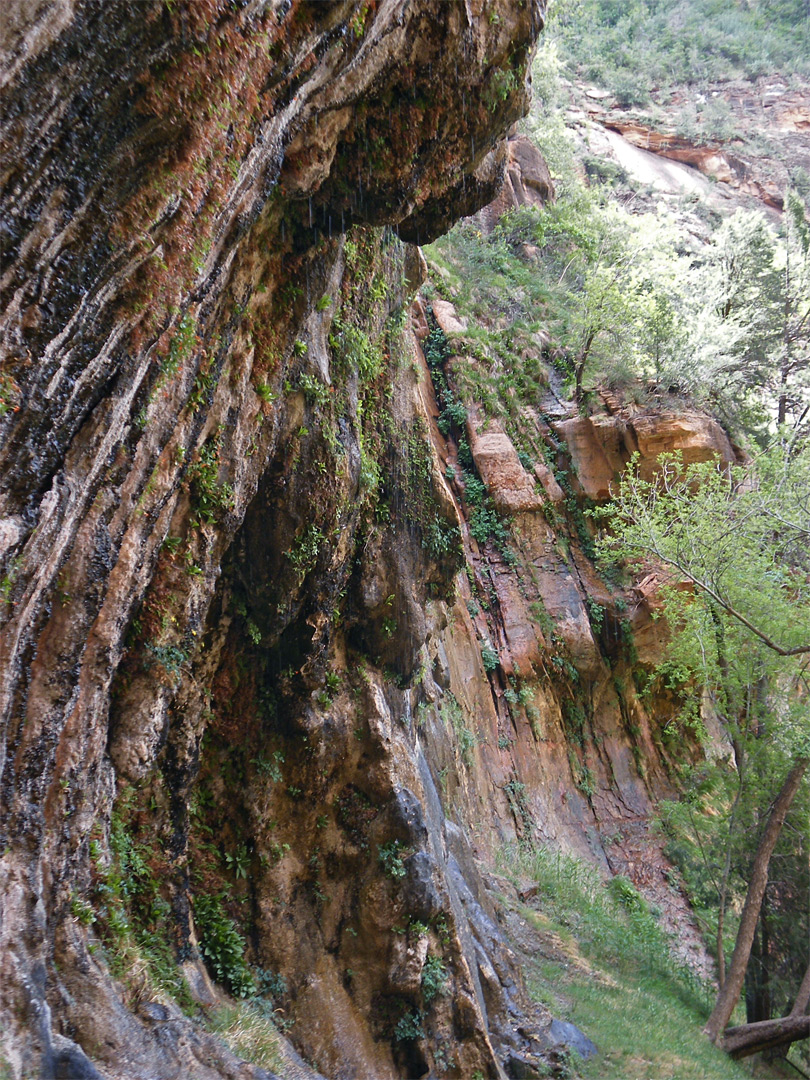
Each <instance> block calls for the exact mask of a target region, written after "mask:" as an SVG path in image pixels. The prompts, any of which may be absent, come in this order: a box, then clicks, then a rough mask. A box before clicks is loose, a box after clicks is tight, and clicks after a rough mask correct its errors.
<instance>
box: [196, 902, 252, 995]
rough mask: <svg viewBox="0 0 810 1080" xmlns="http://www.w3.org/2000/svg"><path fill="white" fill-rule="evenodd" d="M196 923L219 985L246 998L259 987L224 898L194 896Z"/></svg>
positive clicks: (203, 950)
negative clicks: (227, 911) (224, 904)
mask: <svg viewBox="0 0 810 1080" xmlns="http://www.w3.org/2000/svg"><path fill="white" fill-rule="evenodd" d="M194 921H195V923H196V925H197V928H198V930H199V932H200V946H201V949H202V954H203V956H204V957H205V962H206V965H207V966H208V968H209V969H210V971H211V973H212V974H213V976H214V978H215V979H216V981H217V982H219V983H222V984H223V986H225V987H226V988H227V989H228V990H230V992H231V993H232V994H233V995H234V997H238V998H246V997H249V996H250V995H251V994H253V993H254V992H255V990H256V985H255V983H254V981H253V976H252V975H251V973H250V969H249V968H248V965H247V963H246V961H245V939H244V938H243V937H242V935H241V934H240V933H239V931H238V930H237V929H236V924H235V923H234V921H233V919H231V918H229V917H228V915H227V914H226V912H225V908H224V906H223V903H222V897H221V896H206V895H201V896H195V897H194Z"/></svg>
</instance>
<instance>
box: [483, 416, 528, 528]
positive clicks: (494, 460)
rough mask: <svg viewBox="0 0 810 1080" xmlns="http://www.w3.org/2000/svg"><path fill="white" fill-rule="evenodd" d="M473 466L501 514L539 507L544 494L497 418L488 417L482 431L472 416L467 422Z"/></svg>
mask: <svg viewBox="0 0 810 1080" xmlns="http://www.w3.org/2000/svg"><path fill="white" fill-rule="evenodd" d="M467 434H468V437H469V440H470V451H471V452H472V456H473V460H474V461H475V467H476V468H477V469H478V472H479V473H480V475H481V479H482V480H483V481H484V483H485V484H486V486H487V488H488V489H489V492H490V494H491V495H492V501H493V502H494V503H495V506H496V507H497V509H498V510H499V511H500V513H502V514H517V513H520V512H522V511H526V510H539V509H540V508H541V507H542V505H543V496H542V494H541V493H540V491H539V490H538V486H537V483H536V481H535V479H534V477H533V476H532V475H531V474H530V473H529V472H527V471H526V469H524V468H523V466H522V465H521V463H520V458H519V457H518V455H517V450H515V447H514V445H513V444H512V440H511V439H510V438H509V436H508V435H507V434H506V432H505V431H504V430H503V428H501V426H500V425H499V424H498V423H497V421H494V420H491V421H490V422H489V423H488V425H487V428H486V430H485V431H482V432H479V431H478V424H477V423H476V421H475V419H474V418H470V419H469V420H468V423H467Z"/></svg>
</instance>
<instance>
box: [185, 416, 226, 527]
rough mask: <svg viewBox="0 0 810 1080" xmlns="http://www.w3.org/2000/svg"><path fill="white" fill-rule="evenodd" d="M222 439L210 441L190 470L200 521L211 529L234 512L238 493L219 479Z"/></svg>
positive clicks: (195, 506)
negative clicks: (231, 511)
mask: <svg viewBox="0 0 810 1080" xmlns="http://www.w3.org/2000/svg"><path fill="white" fill-rule="evenodd" d="M219 467H220V436H219V435H218V436H217V437H216V438H214V439H209V440H208V442H206V443H204V444H203V445H202V446H201V447H200V449H199V451H198V453H197V459H196V461H195V462H194V463H193V464H192V465H191V466H190V467H189V470H188V479H189V482H190V484H191V494H192V502H193V505H194V511H195V514H196V517H197V520H198V521H200V522H204V523H205V524H207V525H213V524H216V522H218V521H221V520H222V518H223V517H224V516H225V514H226V513H228V511H230V510H233V508H234V492H233V488H232V487H231V485H230V484H228V483H224V482H221V481H220V479H219Z"/></svg>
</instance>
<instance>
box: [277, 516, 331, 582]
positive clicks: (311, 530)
mask: <svg viewBox="0 0 810 1080" xmlns="http://www.w3.org/2000/svg"><path fill="white" fill-rule="evenodd" d="M325 539H326V537H325V535H324V533H323V531H322V530H321V529H320V528H319V527H318V526H317V525H315V524H314V523H312V524H309V525H307V526H306V528H305V529H304V531H303V532H301V533H299V534H298V536H296V538H295V540H294V541H293V543H292V546H291V547H290V549H289V550H288V551H287V552H286V555H287V558H288V559H289V560H290V563H291V564H292V565H293V566H294V567H295V569H296V570H297V571H298V574H299V576H300V577H301V578H304V577H306V575H307V574H308V573H309V571H310V570H312V568H313V567H314V566H315V563H316V562H317V561H318V554H319V552H320V550H321V545H322V544H323V542H324V540H325Z"/></svg>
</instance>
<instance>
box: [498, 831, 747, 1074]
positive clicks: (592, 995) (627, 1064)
mask: <svg viewBox="0 0 810 1080" xmlns="http://www.w3.org/2000/svg"><path fill="white" fill-rule="evenodd" d="M504 869H505V871H506V873H507V875H509V876H511V877H512V878H513V879H514V880H521V881H524V882H525V880H526V879H527V878H531V879H533V880H534V881H536V882H537V883H538V885H539V886H540V893H539V897H538V902H537V908H528V907H521V909H520V913H521V915H522V916H523V918H524V919H526V921H527V922H528V923H529V924H530V925H531V926H532V927H533V928H534V929H535V930H536V931H537V933H538V935H539V937H540V938H541V940H542V941H543V943H544V948H543V952H545V953H547V954H550V955H552V956H556V957H558V958H559V959H558V960H556V959H555V960H549V959H537V958H533V959H530V960H529V961H528V966H527V969H526V972H525V974H526V983H527V987H528V989H529V992H530V994H531V996H532V997H533V998H534V1000H535V1001H538V1002H540V1003H541V1004H544V1005H546V1006H547V1007H548V1008H549V1009H550V1010H551V1011H552V1013H553V1014H554V1015H555V1016H558V1017H560V1018H561V1019H565V1020H570V1021H571V1022H572V1023H574V1024H576V1025H577V1027H579V1028H580V1029H581V1030H582V1031H584V1032H585V1034H586V1035H588V1037H589V1038H590V1039H592V1040H593V1042H594V1043H596V1045H597V1047H598V1049H599V1054H598V1055H597V1056H595V1057H593V1058H591V1059H589V1060H588V1061H582V1060H580V1061H577V1066H576V1067H577V1070H578V1072H579V1073H580V1074H581V1076H582V1077H584V1078H585V1080H636V1078H638V1080H642V1078H643V1080H736V1078H742V1077H750V1075H751V1073H750V1072H749V1071H748V1070H747V1069H746V1067H745V1065H744V1064H740V1063H738V1062H735V1061H732V1060H731V1059H730V1058H729V1057H727V1056H726V1055H725V1054H724V1053H723V1052H722V1051H720V1050H717V1049H716V1048H715V1047H713V1046H712V1045H711V1044H710V1043H709V1042H708V1040H707V1039H706V1037H705V1036H704V1035H703V1034H702V1028H703V1025H704V1023H705V1022H706V1019H707V1017H708V1014H709V1005H710V992H709V990H708V988H706V987H704V986H702V985H701V984H700V983H699V982H698V981H697V980H696V978H695V977H694V976H693V975H692V974H691V973H690V972H688V971H687V970H685V969H684V968H682V967H679V966H678V965H677V964H676V963H675V962H674V960H673V958H672V956H671V954H670V951H669V944H668V938H667V936H666V934H665V933H664V932H663V931H662V930H661V928H660V927H659V925H658V923H657V921H656V919H655V918H654V916H653V914H652V913H651V911H650V909H649V908H648V906H647V904H646V902H645V901H644V899H643V898H642V897H641V896H640V895H639V894H638V893H637V892H636V890H635V889H634V888H633V886H632V884H631V883H630V882H629V881H628V880H627V879H626V878H614V879H613V880H612V881H611V882H610V883H608V884H607V885H606V884H605V883H604V882H603V881H602V879H601V878H600V877H599V875H598V874H597V873H596V871H595V870H594V869H593V868H592V867H590V866H587V865H586V864H584V863H582V862H579V861H578V860H576V859H573V858H570V857H567V856H564V855H560V854H556V853H550V852H548V851H547V850H542V849H541V850H534V851H529V850H526V849H522V850H518V849H512V850H510V851H509V852H507V853H506V855H505V858H504Z"/></svg>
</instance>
